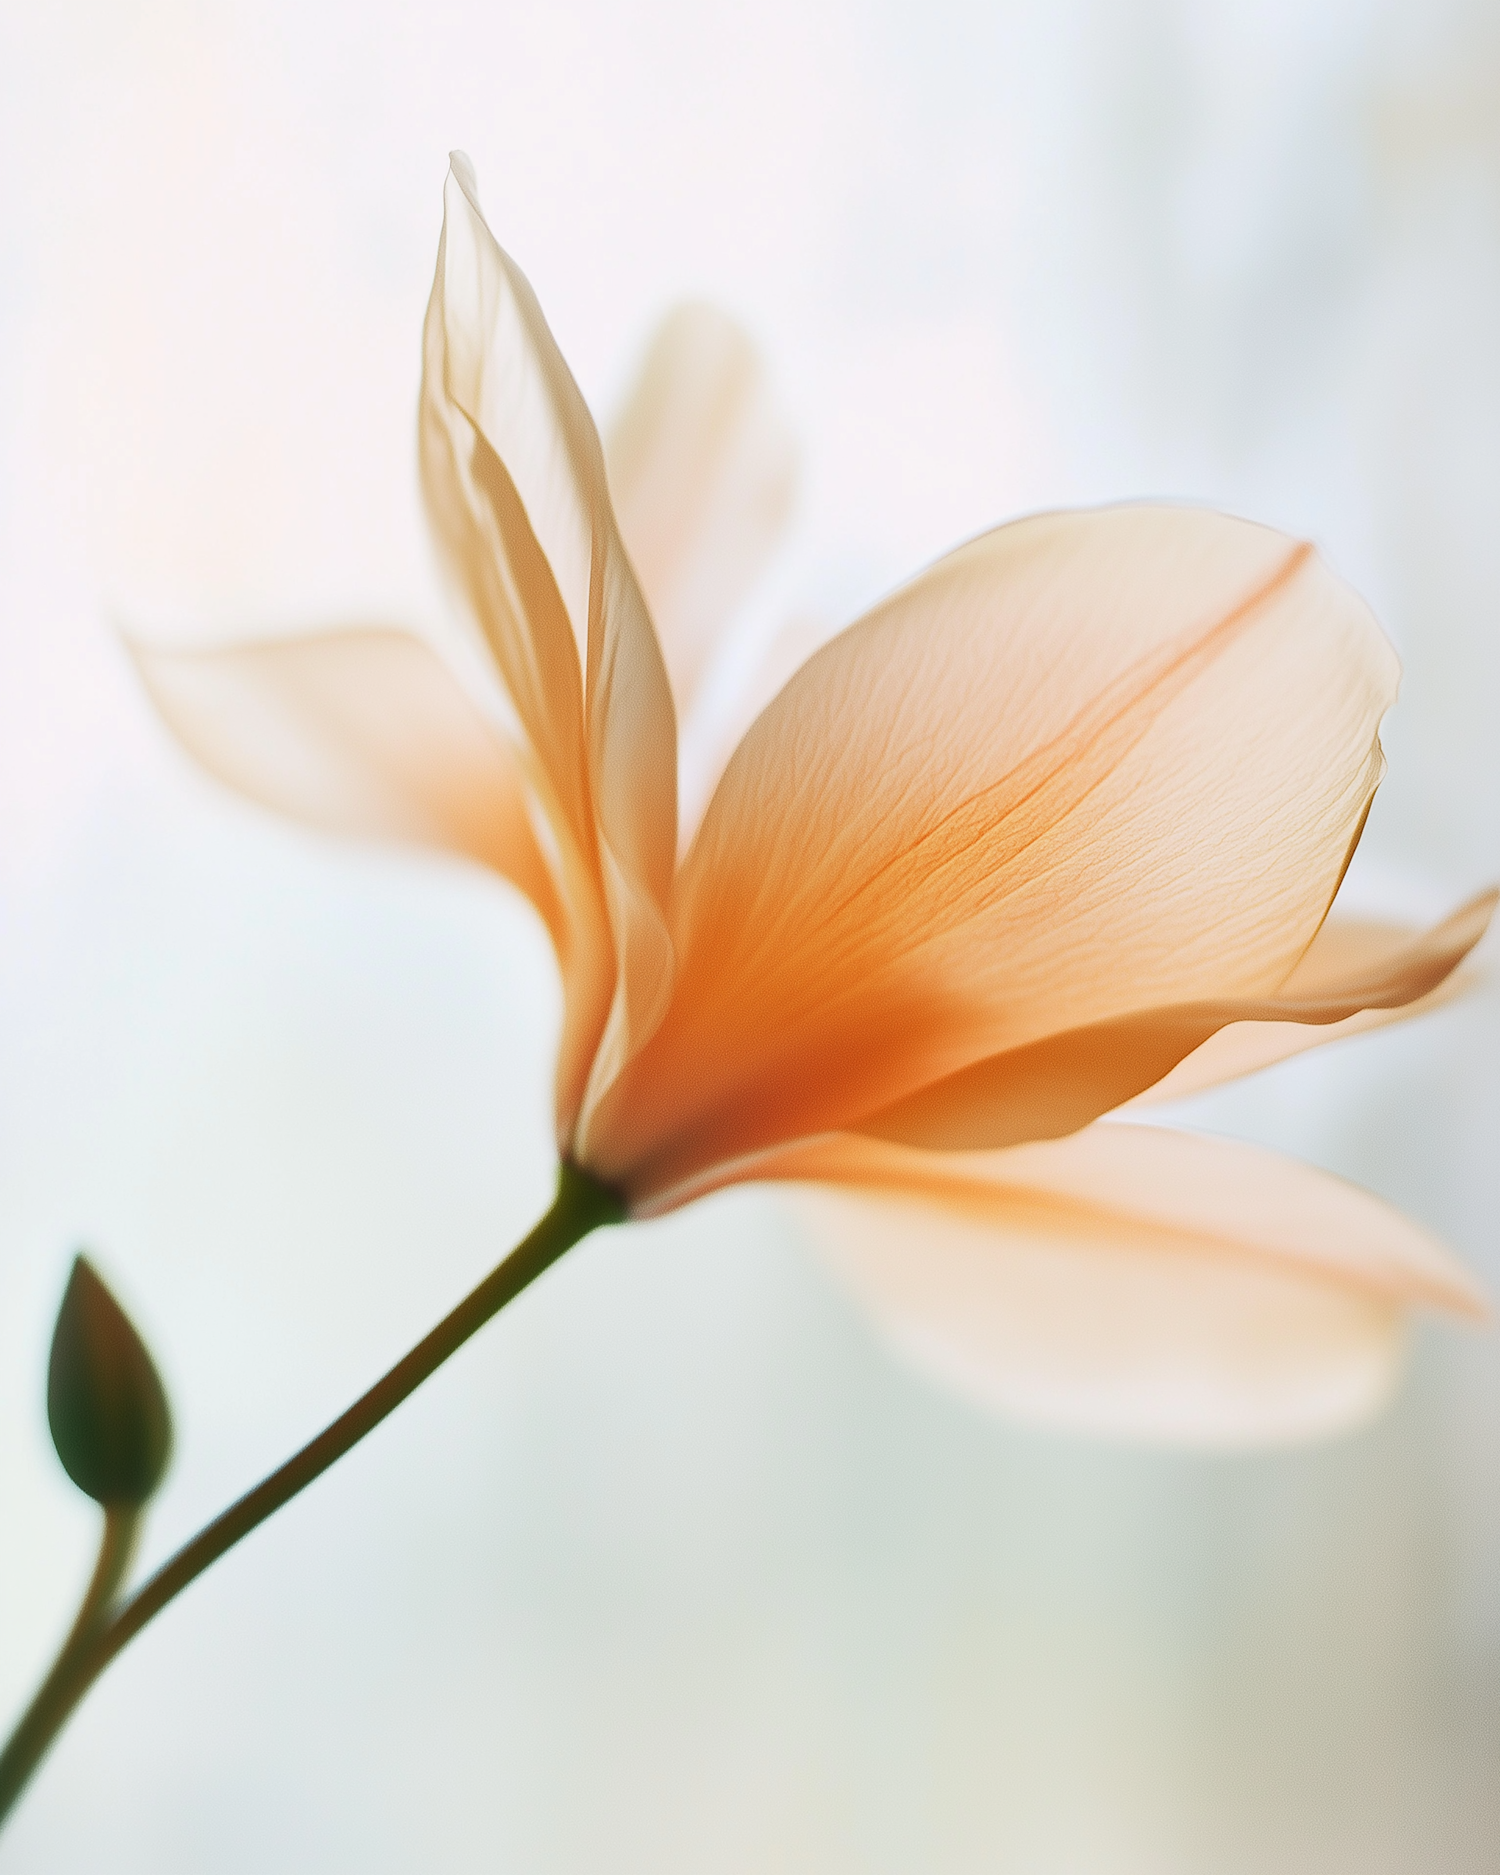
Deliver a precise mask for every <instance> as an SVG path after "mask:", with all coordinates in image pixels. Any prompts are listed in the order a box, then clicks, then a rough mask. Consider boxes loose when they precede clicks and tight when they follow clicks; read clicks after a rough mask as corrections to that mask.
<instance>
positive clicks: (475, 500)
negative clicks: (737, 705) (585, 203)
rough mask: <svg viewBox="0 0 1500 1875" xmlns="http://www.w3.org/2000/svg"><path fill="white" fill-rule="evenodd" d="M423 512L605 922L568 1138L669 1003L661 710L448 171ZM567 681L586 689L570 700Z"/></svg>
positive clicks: (507, 293)
mask: <svg viewBox="0 0 1500 1875" xmlns="http://www.w3.org/2000/svg"><path fill="white" fill-rule="evenodd" d="M424 348H425V349H424V371H423V389H422V419H421V442H422V451H421V455H422V471H423V484H424V488H425V490H426V494H427V500H428V507H429V510H430V513H431V515H432V520H433V525H434V528H435V531H436V533H437V535H438V538H439V541H440V542H441V543H442V545H443V546H444V548H445V549H446V552H447V555H448V558H449V561H450V563H451V565H452V567H453V569H454V571H455V573H456V574H457V577H458V580H459V583H460V586H461V588H462V589H463V591H464V592H465V593H466V595H467V597H468V598H469V600H470V602H471V604H472V606H473V609H474V611H475V613H476V615H477V617H478V619H479V622H480V624H481V626H482V627H483V629H484V632H485V635H486V637H487V639H488V642H489V644H490V647H491V649H492V651H493V653H494V655H495V659H496V662H497V663H498V665H499V667H500V671H501V674H502V676H503V677H504V679H505V683H506V685H507V688H508V689H509V691H510V694H511V696H512V698H513V699H514V701H515V705H516V710H517V713H518V715H519V717H520V720H521V723H522V726H523V728H524V730H525V733H526V735H527V736H528V738H529V739H530V740H531V742H532V746H533V747H534V748H535V750H536V752H537V755H538V757H539V758H540V761H541V762H542V764H543V765H544V767H545V769H546V772H547V774H548V776H549V778H550V782H551V789H552V798H551V800H550V801H549V803H548V805H549V808H550V809H551V812H552V815H553V819H554V824H555V827H556V831H557V836H558V839H559V842H560V843H562V844H566V845H569V846H571V847H572V848H573V849H574V851H575V853H576V854H577V856H578V864H577V871H578V872H579V875H580V876H581V877H585V878H587V877H588V876H589V875H590V874H591V875H592V877H593V880H594V882H595V886H596V890H597V892H598V894H599V895H600V897H601V898H602V901H603V904H604V906H605V907H606V908H607V912H608V920H609V929H610V935H611V937H612V940H613V949H614V971H613V976H612V978H611V977H609V976H608V975H605V974H601V976H600V978H599V980H598V982H597V983H596V985H595V986H594V992H593V996H592V998H591V1001H592V1005H593V1007H592V1011H591V1016H590V1020H589V1021H588V1022H587V1023H584V1022H580V1025H579V1033H580V1035H584V1034H587V1035H589V1036H590V1040H589V1042H588V1045H587V1047H584V1048H581V1049H580V1052H579V1054H578V1056H577V1058H576V1059H575V1060H574V1061H572V1062H571V1063H566V1064H565V1068H564V1073H563V1077H562V1080H561V1082H560V1089H559V1100H560V1121H561V1123H562V1126H563V1130H564V1133H565V1135H566V1134H567V1133H568V1132H569V1131H570V1129H571V1125H572V1120H573V1116H574V1115H575V1114H576V1113H577V1110H578V1107H579V1106H580V1104H582V1103H584V1102H585V1100H586V1089H585V1082H586V1079H587V1077H589V1076H592V1077H593V1079H594V1080H595V1081H597V1082H598V1083H600V1084H607V1083H608V1081H609V1079H610V1078H612V1076H613V1074H614V1073H615V1072H616V1071H617V1069H618V1066H619V1064H620V1062H621V1061H623V1060H624V1059H626V1058H628V1056H629V1055H630V1053H631V1052H632V1051H633V1050H634V1049H635V1048H636V1047H638V1046H639V1043H640V1041H641V1039H642V1037H643V1036H644V1035H646V1034H648V1033H649V1032H650V1029H651V1027H652V1026H653V1024H654V1023H655V1021H656V1020H657V1017H658V1016H659V1013H660V1010H661V1008H662V1006H663V1004H664V1002H665V998H666V996H667V993H668V990H669V987H670V981H671V965H672V953H671V945H670V941H669V938H668V935H667V926H666V905H667V898H668V894H669V891H670V885H671V877H672V867H673V862H674V857H675V849H676V787H677V752H676V729H675V724H674V720H673V713H672V699H671V692H670V689H669V687H668V683H667V676H666V671H665V668H664V666H663V664H662V660H661V654H660V651H659V649H658V647H657V643H656V638H655V634H654V633H653V631H652V628H651V621H650V619H649V618H648V616H647V614H646V609H645V606H644V604H643V602H642V600H641V596H640V591H639V589H638V587H637V585H636V581H635V575H634V573H633V572H632V570H631V567H630V563H629V561H628V559H627V558H626V555H625V551H624V548H623V546H622V545H621V542H620V537H619V532H618V529H617V528H616V525H615V520H614V515H613V512H612V510H611V507H610V501H609V493H608V489H607V487H606V483H605V472H604V459H603V453H602V451H601V448H600V445H599V439H598V436H597V434H596V432H595V429H594V425H593V421H592V419H591V418H590V416H589V413H588V410H587V407H586V406H585V404H584V401H583V398H582V396H581V395H580V393H579V390H578V387H577V385H576V384H575V383H574V382H573V378H572V376H571V374H570V373H569V371H568V368H567V365H566V364H565V363H564V362H563V358H562V354H561V353H560V352H559V351H558V349H557V345H556V342H555V341H554V339H553V337H552V334H551V332H550V331H549V330H548V328H547V324H546V321H545V320H544V319H543V317H542V313H541V309H540V307H539V306H538V305H537V302H536V297H535V295H534V294H533V293H532V291H531V287H530V285H529V284H528V282H527V281H526V279H525V276H524V275H523V274H522V273H521V271H520V269H519V268H518V267H517V266H516V265H515V263H514V262H513V261H512V260H511V259H510V257H509V256H508V255H507V254H505V253H504V252H503V251H502V249H501V248H500V246H499V245H498V243H497V242H496V241H495V238H494V236H493V235H492V234H491V233H490V231H489V228H488V227H487V226H486V225H485V222H484V218H483V216H482V215H481V213H480V210H479V204H478V200H477V196H476V192H475V184H474V176H473V171H472V170H471V169H470V167H469V165H468V163H467V161H466V160H465V159H464V158H462V157H458V156H455V157H454V159H453V164H452V168H451V171H450V173H449V177H448V182H447V187H446V189H445V192H444V217H443V238H442V243H441V245H440V248H439V252H438V268H437V277H436V280H435V282H434V285H433V292H432V300H431V304H430V306H429V308H428V317H427V326H426V332H425V337H424ZM580 672H581V673H582V682H581V683H580Z"/></svg>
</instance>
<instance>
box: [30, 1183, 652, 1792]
mask: <svg viewBox="0 0 1500 1875" xmlns="http://www.w3.org/2000/svg"><path fill="white" fill-rule="evenodd" d="M624 1217H625V1206H624V1203H623V1201H622V1200H621V1198H620V1196H619V1194H618V1193H616V1192H614V1191H612V1190H610V1188H609V1187H608V1186H606V1185H601V1184H600V1183H599V1182H598V1181H597V1180H596V1179H593V1178H591V1177H589V1175H588V1174H587V1173H586V1172H580V1171H579V1170H578V1169H577V1167H576V1166H572V1165H567V1164H564V1165H563V1167H562V1170H561V1172H560V1174H559V1176H558V1185H557V1197H556V1199H555V1200H554V1201H553V1205H552V1209H551V1210H550V1211H549V1212H548V1213H547V1215H546V1216H545V1217H544V1218H543V1219H542V1220H541V1222H540V1223H539V1224H537V1225H536V1227H535V1228H534V1229H533V1230H532V1231H531V1233H530V1235H529V1236H527V1237H525V1238H524V1239H523V1240H522V1241H521V1243H519V1244H518V1245H517V1246H516V1248H515V1249H514V1250H513V1251H512V1252H511V1253H510V1255H509V1256H508V1257H506V1259H505V1260H504V1262H502V1263H500V1264H499V1265H498V1266H497V1267H496V1268H495V1269H493V1270H492V1271H491V1272H490V1274H489V1275H488V1276H486V1277H485V1279H484V1281H483V1282H482V1283H480V1285H479V1287H478V1288H477V1289H475V1290H473V1291H471V1293H470V1294H469V1295H467V1296H466V1297H465V1298H464V1300H463V1301H462V1302H460V1303H459V1305H458V1307H457V1308H456V1309H454V1310H453V1311H452V1313H451V1314H449V1315H446V1316H444V1318H443V1319H442V1321H440V1322H439V1323H438V1325H437V1327H436V1328H434V1329H433V1330H432V1332H431V1333H430V1334H428V1335H425V1336H424V1337H423V1338H422V1340H420V1341H419V1342H418V1343H417V1345H416V1346H415V1347H414V1348H413V1349H412V1350H411V1351H410V1353H408V1354H406V1355H404V1356H403V1357H402V1358H401V1359H400V1360H399V1361H397V1363H396V1365H395V1366H394V1367H393V1368H392V1369H391V1370H390V1372H389V1373H388V1374H386V1375H385V1376H384V1377H383V1378H382V1379H380V1380H378V1381H377V1382H376V1383H375V1385H374V1386H373V1387H371V1388H370V1390H369V1392H368V1393H365V1394H362V1395H361V1396H360V1398H359V1399H357V1400H356V1401H355V1402H354V1404H353V1405H352V1406H351V1407H350V1408H349V1409H348V1410H347V1411H346V1412H344V1413H341V1414H340V1415H339V1417H338V1418H337V1419H336V1420H334V1421H333V1423H332V1425H330V1426H328V1427H327V1428H326V1429H325V1430H324V1431H322V1432H320V1433H319V1434H318V1436H317V1438H315V1439H313V1440H312V1441H311V1442H310V1443H309V1444H307V1445H304V1446H303V1447H302V1449H301V1451H300V1452H297V1453H295V1454H294V1455H293V1456H292V1457H291V1458H289V1459H288V1460H287V1461H286V1463H285V1464H284V1465H282V1466H280V1467H279V1468H278V1469H277V1470H276V1471H273V1472H272V1473H271V1474H270V1476H269V1477H267V1478H264V1479H262V1481H261V1482H260V1483H259V1484H258V1485H256V1486H255V1488H254V1489H253V1490H251V1491H247V1492H246V1493H245V1495H244V1496H243V1497H242V1498H239V1499H238V1500H237V1501H236V1502H235V1503H233V1504H231V1505H230V1506H229V1508H228V1510H226V1511H223V1512H221V1513H220V1515H219V1516H217V1517H216V1518H214V1520H213V1522H212V1523H209V1524H206V1525H205V1526H204V1527H203V1529H201V1530H200V1531H199V1532H198V1534H197V1535H196V1536H195V1537H193V1538H192V1539H191V1540H190V1541H189V1542H187V1543H185V1544H184V1545H183V1547H182V1548H181V1549H180V1550H178V1552H177V1554H176V1555H175V1556H173V1557H171V1558H170V1559H169V1560H168V1561H167V1562H165V1563H163V1564H162V1566H161V1568H160V1569H158V1570H157V1571H156V1573H155V1575H153V1576H150V1577H148V1578H147V1580H146V1581H145V1582H143V1583H142V1584H141V1586H140V1588H138V1589H137V1590H136V1591H135V1593H134V1594H133V1595H131V1596H129V1597H127V1598H126V1600H124V1601H123V1602H120V1603H119V1604H118V1605H115V1606H112V1605H111V1604H112V1600H113V1597H114V1594H115V1591H116V1590H117V1589H118V1588H119V1585H120V1582H121V1580H122V1579H123V1577H124V1574H125V1570H126V1567H127V1566H128V1564H129V1561H130V1550H131V1545H132V1542H133V1540H134V1537H135V1532H136V1527H137V1525H138V1523H139V1520H140V1510H139V1507H137V1506H134V1505H131V1506H121V1507H116V1508H112V1509H107V1510H106V1512H105V1519H104V1537H103V1541H102V1543H101V1545H100V1550H99V1561H98V1563H97V1565H96V1567H95V1570H94V1577H93V1580H92V1582H91V1583H90V1584H89V1589H88V1593H87V1594H86V1595H85V1597H84V1600H83V1605H82V1607H81V1608H80V1609H79V1612H78V1619H77V1620H76V1621H75V1622H74V1624H73V1630H72V1632H71V1633H70V1634H69V1636H68V1638H67V1640H66V1641H65V1642H64V1643H63V1646H62V1651H61V1652H60V1653H59V1654H58V1656H57V1660H56V1662H55V1663H54V1665H53V1668H52V1671H51V1672H50V1673H49V1674H48V1675H47V1678H46V1679H45V1680H44V1681H43V1683H42V1685H41V1687H40V1689H39V1690H38V1692H37V1695H36V1697H35V1699H33V1700H32V1702H31V1705H30V1706H29V1707H28V1708H27V1711H26V1713H25V1716H24V1717H23V1718H22V1720H21V1722H20V1724H19V1725H18V1726H17V1727H16V1729H15V1732H14V1733H13V1734H12V1735H11V1738H10V1742H9V1743H8V1744H7V1745H6V1747H5V1749H4V1751H3V1752H0V1823H3V1822H4V1819H5V1818H6V1817H7V1816H8V1815H9V1813H10V1810H11V1808H12V1806H13V1805H14V1804H15V1801H16V1799H17V1798H18V1797H19V1796H20V1794H21V1792H22V1790H23V1789H24V1788H25V1786H26V1782H27V1780H28V1779H29V1778H30V1776H31V1774H32V1772H33V1771H34V1770H35V1769H36V1767H37V1765H38V1764H39V1763H40V1762H41V1760H42V1758H43V1756H44V1755H45V1754H46V1751H47V1749H48V1747H49V1746H50V1745H51V1743H52V1741H53V1739H54V1738H56V1736H57V1734H58V1733H59V1732H60V1731H61V1730H62V1728H63V1726H64V1724H65V1723H66V1722H67V1720H68V1718H69V1716H70V1714H71V1713H72V1711H73V1709H74V1707H75V1706H77V1704H78V1703H79V1701H80V1700H81V1699H82V1698H83V1696H84V1694H85V1693H86V1692H87V1691H88V1690H89V1688H90V1687H91V1686H92V1685H93V1683H94V1681H95V1680H96V1679H98V1677H99V1675H100V1674H101V1673H102V1672H103V1671H104V1669H105V1668H106V1667H107V1666H108V1665H109V1663H110V1661H111V1660H113V1659H114V1657H115V1655H116V1654H118V1653H119V1652H120V1650H121V1649H122V1648H123V1647H125V1646H126V1645H127V1643H128V1642H130V1641H132V1640H134V1638H135V1636H136V1635H137V1634H139V1633H140V1631H141V1629H142V1628H143V1627H145V1625H146V1623H147V1622H148V1621H150V1620H151V1618H152V1617H153V1616H154V1615H157V1614H159V1613H160V1612H161V1610H162V1609H163V1608H165V1607H166V1605H167V1603H168V1602H170V1601H171V1600H172V1599H173V1597H174V1596H177V1595H180V1594H181V1593H182V1591H183V1590H184V1589H185V1588H186V1587H187V1586H188V1584H189V1583H190V1582H192V1581H193V1580H195V1578H196V1577H198V1576H200V1575H202V1573H203V1571H204V1570H205V1569H207V1568H208V1566H209V1565H210V1563H214V1562H217V1561H218V1559H219V1557H221V1556H222V1555H223V1554H224V1553H225V1552H226V1550H230V1549H233V1547H234V1545H235V1544H236V1543H238V1542H239V1540H240V1538H241V1537H244V1536H248V1535H249V1534H250V1532H251V1531H252V1530H253V1529H255V1527H256V1526H257V1525H258V1524H262V1523H264V1522H265V1520H266V1519H267V1518H268V1517H269V1516H271V1515H272V1514H273V1513H274V1512H275V1511H278V1510H280V1509H281V1507H282V1505H283V1504H286V1503H289V1502H290V1501H291V1499H292V1498H294V1497H295V1496H296V1495H297V1493H298V1492H299V1491H302V1490H305V1489H306V1487H307V1486H308V1485H310V1484H311V1483H312V1482H313V1480H314V1479H315V1478H319V1477H321V1476H322V1474H323V1473H324V1472H325V1471H327V1469H328V1468H329V1466H330V1465H332V1464H334V1463H335V1462H336V1461H337V1460H338V1459H340V1458H342V1457H343V1456H344V1454H345V1452H347V1451H349V1450H350V1449H351V1447H353V1446H356V1445H358V1443H359V1442H360V1440H361V1439H362V1438H364V1436H365V1434H366V1433H367V1432H373V1431H374V1429H375V1427H376V1426H378V1425H379V1424H380V1422H381V1420H383V1419H384V1418H385V1417H386V1416H387V1415H388V1414H389V1413H392V1412H394V1411H395V1409H396V1408H397V1407H398V1406H399V1405H400V1404H401V1402H402V1401H403V1400H404V1399H405V1398H406V1397H407V1395H408V1394H411V1393H414V1392H415V1391H416V1389H417V1388H418V1387H419V1386H421V1384H422V1382H423V1381H424V1380H426V1379H427V1377H428V1376H429V1375H430V1374H433V1373H435V1372H436V1371H437V1369H438V1368H439V1367H441V1366H442V1364H443V1363H444V1361H446V1360H447V1359H448V1357H449V1356H450V1355H451V1354H454V1353H456V1352H457V1350H458V1349H459V1348H461V1347H462V1346H463V1344H464V1343H465V1342H466V1341H467V1340H468V1339H469V1337H470V1336H471V1335H473V1334H474V1333H476V1332H477V1331H478V1330H479V1329H481V1328H482V1327H483V1326H484V1324H485V1323H486V1322H487V1321H489V1319H490V1318H491V1316H493V1315H497V1314H499V1312H500V1310H501V1309H503V1308H504V1307H505V1305H506V1303H507V1302H511V1301H513V1300H514V1299H515V1298H516V1297H517V1296H518V1295H519V1294H520V1293H521V1291H522V1290H523V1289H525V1288H526V1287H527V1286H528V1284H530V1283H532V1282H534V1281H535V1280H536V1278H537V1277H538V1276H540V1275H541V1274H542V1273H543V1271H544V1270H546V1269H548V1268H550V1267H551V1265H552V1264H553V1263H555V1262H556V1261H557V1259H558V1258H559V1257H560V1256H561V1255H562V1254H563V1252H564V1251H565V1250H568V1249H571V1248H572V1246H573V1245H574V1244H575V1243H577V1242H578V1241H579V1239H580V1238H583V1237H586V1236H587V1235H588V1234H589V1232H590V1231H592V1230H596V1229H598V1228H599V1227H600V1226H601V1225H604V1224H618V1223H621V1222H622V1221H623V1220H624Z"/></svg>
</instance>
